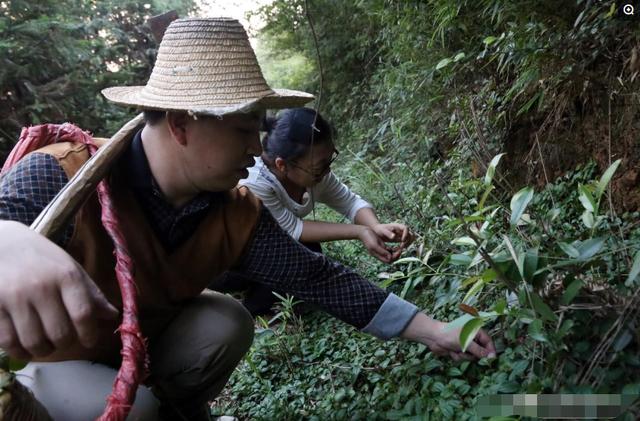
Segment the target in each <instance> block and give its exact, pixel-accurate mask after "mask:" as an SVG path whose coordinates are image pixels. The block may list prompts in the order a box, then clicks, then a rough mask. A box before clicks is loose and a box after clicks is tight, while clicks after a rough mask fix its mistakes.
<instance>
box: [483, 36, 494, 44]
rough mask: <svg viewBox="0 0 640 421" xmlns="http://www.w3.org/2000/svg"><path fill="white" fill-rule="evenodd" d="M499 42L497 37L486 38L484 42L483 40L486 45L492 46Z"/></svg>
mask: <svg viewBox="0 0 640 421" xmlns="http://www.w3.org/2000/svg"><path fill="white" fill-rule="evenodd" d="M497 40H498V38H497V37H494V36H488V37H486V38H485V39H483V40H482V42H483V43H484V44H485V45H491V44H493V43H494V42H496V41H497Z"/></svg>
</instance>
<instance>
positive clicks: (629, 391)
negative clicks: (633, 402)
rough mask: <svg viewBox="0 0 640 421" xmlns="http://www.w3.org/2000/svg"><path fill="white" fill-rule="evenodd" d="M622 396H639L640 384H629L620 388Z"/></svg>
mask: <svg viewBox="0 0 640 421" xmlns="http://www.w3.org/2000/svg"><path fill="white" fill-rule="evenodd" d="M622 394H623V395H640V383H630V384H627V385H625V386H624V387H623V388H622Z"/></svg>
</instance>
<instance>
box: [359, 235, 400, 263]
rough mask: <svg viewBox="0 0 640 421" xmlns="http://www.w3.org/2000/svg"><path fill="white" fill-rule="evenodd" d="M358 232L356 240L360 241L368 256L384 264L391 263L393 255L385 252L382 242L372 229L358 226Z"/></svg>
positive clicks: (385, 248)
mask: <svg viewBox="0 0 640 421" xmlns="http://www.w3.org/2000/svg"><path fill="white" fill-rule="evenodd" d="M360 227H361V229H360V232H359V234H358V238H359V239H360V241H362V244H364V246H365V247H366V248H367V251H368V252H369V254H370V255H372V256H373V257H375V258H376V259H378V260H380V261H381V262H384V263H391V262H392V261H393V260H392V257H393V254H392V253H391V252H390V251H389V250H387V247H386V245H385V244H384V241H382V240H381V239H380V237H378V235H377V234H376V233H375V231H373V229H371V228H369V227H365V226H360Z"/></svg>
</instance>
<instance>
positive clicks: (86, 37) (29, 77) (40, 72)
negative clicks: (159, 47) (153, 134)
mask: <svg viewBox="0 0 640 421" xmlns="http://www.w3.org/2000/svg"><path fill="white" fill-rule="evenodd" d="M171 8H178V11H179V13H182V15H186V13H187V12H188V11H189V10H192V9H193V8H194V2H193V1H174V0H153V1H152V0H149V1H148V2H134V1H113V0H73V1H46V0H43V1H38V2H35V3H34V2H29V1H23V0H6V1H2V2H0V59H1V60H2V66H1V67H0V162H2V161H3V160H4V158H5V156H6V153H7V152H8V150H9V149H10V148H11V146H12V145H13V143H14V142H15V141H16V140H17V138H18V135H19V134H20V129H21V128H22V127H24V126H27V125H31V124H39V123H42V122H52V123H54V122H55V123H61V122H64V121H70V122H73V123H75V124H77V125H79V126H80V127H82V128H84V129H86V130H90V131H91V132H93V133H96V134H97V135H101V136H109V135H111V134H113V133H114V132H115V131H116V130H117V129H118V128H119V127H120V126H121V125H122V124H123V123H124V122H125V121H127V120H128V119H129V118H130V117H132V116H133V114H132V111H131V110H128V109H125V108H123V107H118V106H114V105H113V104H109V103H108V102H107V101H106V100H105V99H104V98H103V97H102V95H100V90H102V89H103V88H106V87H109V86H115V85H127V84H131V85H133V84H144V83H145V82H146V80H147V78H148V75H149V73H150V71H151V66H152V64H153V62H154V60H155V51H156V50H155V48H156V44H155V41H154V40H153V37H152V36H151V33H150V31H149V29H148V28H147V27H146V26H145V25H144V23H145V21H146V19H147V18H148V17H149V16H153V15H155V14H158V13H163V12H165V11H167V10H170V9H171Z"/></svg>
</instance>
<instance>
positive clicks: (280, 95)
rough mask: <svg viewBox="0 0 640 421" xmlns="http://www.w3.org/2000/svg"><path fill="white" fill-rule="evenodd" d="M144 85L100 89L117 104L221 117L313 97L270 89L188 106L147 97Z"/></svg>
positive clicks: (290, 105)
mask: <svg viewBox="0 0 640 421" xmlns="http://www.w3.org/2000/svg"><path fill="white" fill-rule="evenodd" d="M144 89H145V86H116V87H112V88H106V89H103V90H102V95H104V96H105V98H107V99H108V100H109V101H111V102H114V103H116V104H119V105H125V106H130V107H137V108H141V109H147V110H160V111H184V112H187V113H189V114H194V115H211V116H222V115H225V114H235V113H248V112H252V111H254V110H259V109H282V108H296V107H302V106H303V105H305V104H307V103H309V102H311V101H313V99H314V96H313V95H311V94H309V93H307V92H302V91H295V90H291V89H270V90H269V91H268V92H267V93H266V95H262V96H260V97H257V98H254V99H250V100H244V101H242V102H240V103H236V104H228V105H214V104H211V105H207V104H202V105H200V104H199V105H190V106H186V105H184V104H177V103H173V102H172V101H171V100H170V99H169V98H158V99H155V100H154V99H149V98H146V97H145V95H144Z"/></svg>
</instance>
